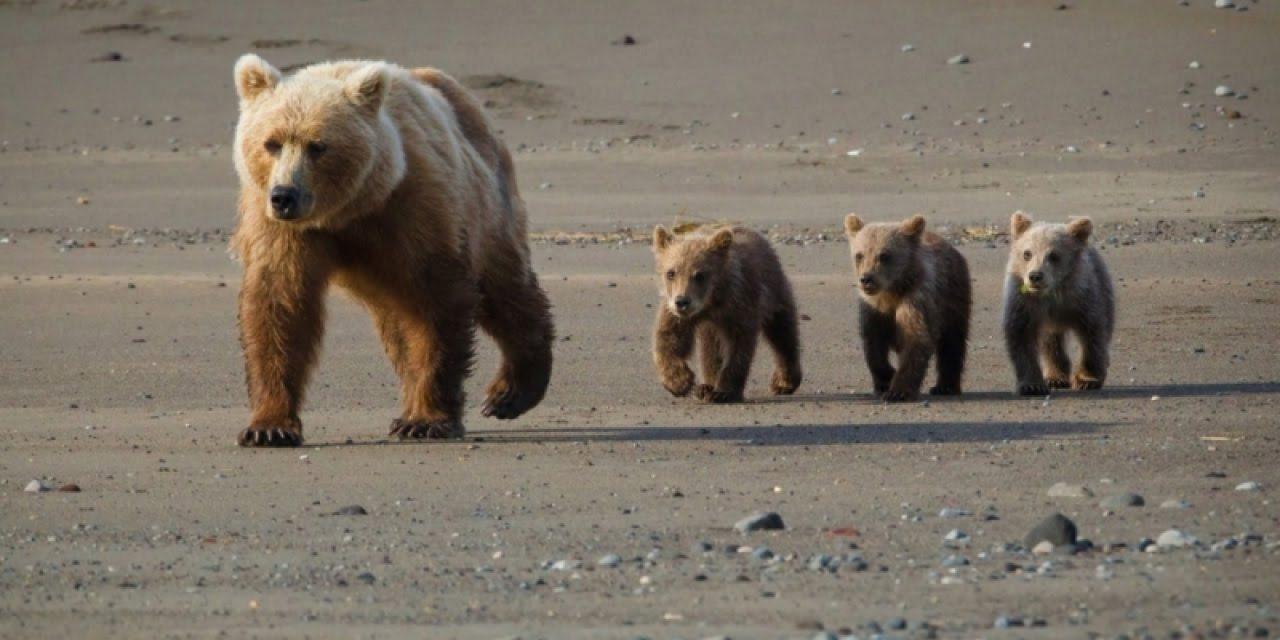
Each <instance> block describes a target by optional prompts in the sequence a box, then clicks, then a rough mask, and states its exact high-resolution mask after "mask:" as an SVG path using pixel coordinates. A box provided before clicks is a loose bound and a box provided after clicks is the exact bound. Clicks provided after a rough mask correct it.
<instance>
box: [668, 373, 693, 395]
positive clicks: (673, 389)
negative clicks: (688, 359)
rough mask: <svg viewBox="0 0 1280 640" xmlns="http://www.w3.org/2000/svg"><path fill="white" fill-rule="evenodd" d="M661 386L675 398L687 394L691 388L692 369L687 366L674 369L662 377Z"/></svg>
mask: <svg viewBox="0 0 1280 640" xmlns="http://www.w3.org/2000/svg"><path fill="white" fill-rule="evenodd" d="M662 387H663V388H664V389H666V390H667V391H668V392H669V393H670V394H671V395H673V396H675V397H677V398H683V397H685V396H687V395H689V392H690V391H692V390H693V371H692V370H691V369H689V367H684V368H683V369H676V370H675V371H673V372H671V373H670V374H668V375H667V376H665V377H664V378H663V380H662Z"/></svg>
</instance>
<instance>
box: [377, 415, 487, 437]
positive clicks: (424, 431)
mask: <svg viewBox="0 0 1280 640" xmlns="http://www.w3.org/2000/svg"><path fill="white" fill-rule="evenodd" d="M466 433H467V430H466V429H464V428H463V427H462V422H461V421H459V420H449V419H444V420H406V419H403V418H396V419H395V420H392V421H391V432H390V433H388V434H387V435H391V436H396V437H397V438H400V439H401V440H410V439H414V440H458V439H461V438H462V436H464V435H466Z"/></svg>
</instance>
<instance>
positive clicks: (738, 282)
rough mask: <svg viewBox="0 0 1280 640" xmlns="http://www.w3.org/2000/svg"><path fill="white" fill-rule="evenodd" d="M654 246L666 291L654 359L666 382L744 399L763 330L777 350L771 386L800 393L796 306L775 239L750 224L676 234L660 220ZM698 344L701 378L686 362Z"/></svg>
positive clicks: (711, 396)
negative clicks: (776, 248) (777, 252)
mask: <svg viewBox="0 0 1280 640" xmlns="http://www.w3.org/2000/svg"><path fill="white" fill-rule="evenodd" d="M653 251H654V257H655V262H656V265H657V269H658V284H659V291H660V293H661V296H662V304H661V305H659V307H658V314H657V320H656V321H655V326H654V338H653V360H654V364H655V366H656V367H657V370H658V378H659V380H660V381H661V382H662V386H663V387H665V388H666V389H667V391H669V392H671V394H672V395H674V396H677V397H679V396H685V395H688V394H689V393H690V392H693V393H694V394H695V395H696V396H697V397H698V398H699V399H701V400H702V401H704V402H717V403H718V402H740V401H741V400H742V399H743V391H744V390H745V388H746V386H747V377H748V374H749V373H750V372H751V361H752V359H753V358H754V356H755V351H756V343H757V340H758V339H759V336H760V334H761V333H762V332H763V333H764V337H765V340H766V341H767V342H768V343H769V345H770V346H771V347H772V348H773V353H774V362H775V366H774V371H773V377H772V379H771V381H770V384H769V388H770V390H772V391H773V393H775V394H783V395H785V394H791V393H794V392H795V390H796V388H797V387H799V386H800V381H801V379H802V377H803V374H802V372H801V369H800V334H799V325H798V324H797V318H796V304H795V298H794V296H793V295H792V292H791V283H790V282H788V281H787V276H786V274H785V273H783V271H782V263H781V262H779V261H778V256H777V254H776V253H774V251H773V248H772V247H771V246H769V241H768V240H767V239H765V237H764V236H762V235H760V234H759V233H756V232H755V231H751V230H750V229H743V228H729V227H722V228H718V229H714V228H713V229H700V230H697V231H694V232H690V233H687V234H683V235H680V236H676V235H673V234H672V233H671V232H669V231H667V229H666V228H665V227H662V226H658V227H657V228H656V229H654V238H653ZM695 346H696V347H697V348H698V351H699V360H700V362H701V369H702V380H703V382H702V383H701V384H697V381H696V379H695V378H694V374H693V371H692V370H691V369H690V368H689V365H688V363H687V361H688V360H689V358H690V357H691V356H692V355H693V350H694V347H695Z"/></svg>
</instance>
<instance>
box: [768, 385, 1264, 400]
mask: <svg viewBox="0 0 1280 640" xmlns="http://www.w3.org/2000/svg"><path fill="white" fill-rule="evenodd" d="M1263 393H1280V382H1210V383H1205V384H1165V385H1135V386H1115V387H1103V388H1102V389H1099V390H1097V391H1075V390H1072V389H1054V390H1053V393H1052V394H1050V397H1051V398H1053V399H1054V400H1072V399H1076V400H1123V399H1132V398H1143V399H1149V398H1151V397H1152V396H1159V397H1161V398H1213V397H1220V396H1238V395H1251V394H1263ZM1042 397H1043V396H1019V395H1015V394H1014V393H1013V391H1011V390H996V391H992V390H986V391H966V392H964V393H963V394H961V395H959V396H941V397H937V396H930V395H928V394H927V393H922V394H921V396H920V401H924V400H928V401H929V402H930V404H932V403H939V404H942V403H948V402H978V401H983V402H987V401H992V400H1015V401H1019V402H1025V401H1028V400H1036V399H1038V398H1042ZM793 402H813V403H821V402H848V403H856V404H868V405H876V404H883V403H882V402H881V401H880V400H877V399H876V398H874V397H872V396H871V394H870V393H831V394H823V395H814V394H804V393H797V394H795V395H792V396H765V397H759V398H748V400H747V404H789V403H793ZM904 404H908V405H909V404H912V403H909V402H908V403H904Z"/></svg>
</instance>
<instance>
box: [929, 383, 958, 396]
mask: <svg viewBox="0 0 1280 640" xmlns="http://www.w3.org/2000/svg"><path fill="white" fill-rule="evenodd" d="M929 395H931V396H958V395H960V387H953V386H942V385H940V384H937V385H934V386H933V387H932V388H930V389H929Z"/></svg>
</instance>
